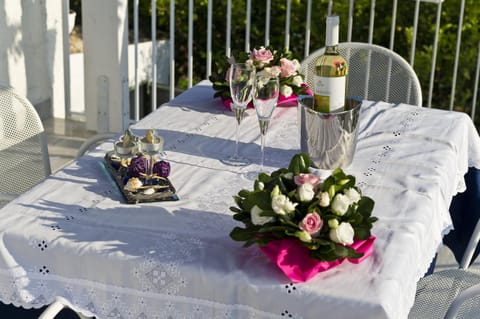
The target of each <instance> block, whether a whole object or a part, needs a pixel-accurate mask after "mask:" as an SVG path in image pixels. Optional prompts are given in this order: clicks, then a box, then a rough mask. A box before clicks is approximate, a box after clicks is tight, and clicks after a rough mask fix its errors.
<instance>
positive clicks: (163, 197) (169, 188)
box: [104, 153, 178, 204]
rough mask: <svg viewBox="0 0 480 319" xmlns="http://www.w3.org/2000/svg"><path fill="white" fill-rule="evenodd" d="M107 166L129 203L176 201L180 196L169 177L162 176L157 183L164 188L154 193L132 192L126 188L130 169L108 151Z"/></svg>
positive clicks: (106, 156)
mask: <svg viewBox="0 0 480 319" xmlns="http://www.w3.org/2000/svg"><path fill="white" fill-rule="evenodd" d="M104 160H105V166H106V168H107V169H108V171H109V172H110V174H112V177H113V179H114V180H115V183H116V184H117V185H118V188H119V189H120V191H121V192H122V194H123V196H124V197H125V199H126V200H127V203H129V204H136V203H148V202H160V201H175V200H178V196H177V195H176V194H175V192H176V191H175V187H173V185H172V183H171V182H170V180H169V179H168V178H161V179H156V180H155V185H157V186H160V187H162V188H160V189H157V190H156V191H155V193H153V194H148V195H146V194H143V193H142V192H136V193H134V192H131V191H128V190H126V189H125V184H126V183H127V181H128V179H129V177H130V176H129V174H128V169H127V168H126V167H123V166H121V165H120V163H118V162H115V161H112V160H111V158H110V154H109V153H107V154H106V155H105V157H104Z"/></svg>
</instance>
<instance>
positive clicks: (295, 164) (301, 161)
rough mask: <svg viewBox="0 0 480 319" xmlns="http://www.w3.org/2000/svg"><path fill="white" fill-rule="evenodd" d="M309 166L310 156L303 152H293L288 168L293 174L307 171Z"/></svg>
mask: <svg viewBox="0 0 480 319" xmlns="http://www.w3.org/2000/svg"><path fill="white" fill-rule="evenodd" d="M309 167H310V158H309V157H308V155H307V154H305V153H300V154H295V155H294V156H293V157H292V160H291V161H290V165H289V166H288V170H289V171H290V172H292V173H293V175H298V174H300V173H308V169H309Z"/></svg>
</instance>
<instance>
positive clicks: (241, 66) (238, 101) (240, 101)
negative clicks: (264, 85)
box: [222, 63, 255, 166]
mask: <svg viewBox="0 0 480 319" xmlns="http://www.w3.org/2000/svg"><path fill="white" fill-rule="evenodd" d="M254 79H255V67H254V66H253V65H251V64H247V63H234V64H232V65H231V66H230V70H229V85H230V94H231V96H232V101H233V105H232V106H233V111H234V112H235V118H236V120H237V132H236V140H235V152H234V153H233V155H231V156H229V157H228V158H226V159H223V160H222V162H223V163H225V164H227V165H233V166H245V165H248V164H250V161H249V160H248V159H247V158H245V157H243V156H240V155H239V153H238V139H239V134H240V123H241V122H242V119H243V115H244V113H245V110H246V109H247V105H248V103H250V101H251V100H252V94H251V93H252V89H253V81H254Z"/></svg>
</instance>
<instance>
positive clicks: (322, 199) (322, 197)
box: [317, 192, 330, 207]
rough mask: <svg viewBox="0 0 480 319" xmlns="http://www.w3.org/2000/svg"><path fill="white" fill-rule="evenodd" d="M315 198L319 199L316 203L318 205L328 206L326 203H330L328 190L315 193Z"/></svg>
mask: <svg viewBox="0 0 480 319" xmlns="http://www.w3.org/2000/svg"><path fill="white" fill-rule="evenodd" d="M317 198H318V199H319V200H320V202H319V203H318V204H319V205H320V207H328V205H330V196H328V192H321V193H320V194H318V195H317Z"/></svg>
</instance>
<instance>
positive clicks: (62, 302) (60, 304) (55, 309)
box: [38, 297, 95, 319]
mask: <svg viewBox="0 0 480 319" xmlns="http://www.w3.org/2000/svg"><path fill="white" fill-rule="evenodd" d="M63 309H70V310H72V311H73V313H71V316H75V315H77V316H78V318H79V319H91V318H95V317H87V316H85V315H83V314H81V313H79V312H76V311H74V310H73V308H72V307H71V304H70V303H69V302H68V301H67V300H66V299H65V298H62V297H57V298H56V299H55V301H54V302H52V303H51V304H50V305H49V306H48V307H47V309H45V310H44V311H43V312H42V314H41V315H40V316H39V317H38V319H54V318H55V317H56V316H57V315H58V314H59V313H60V312H61V311H62V310H63ZM71 316H69V317H71Z"/></svg>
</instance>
